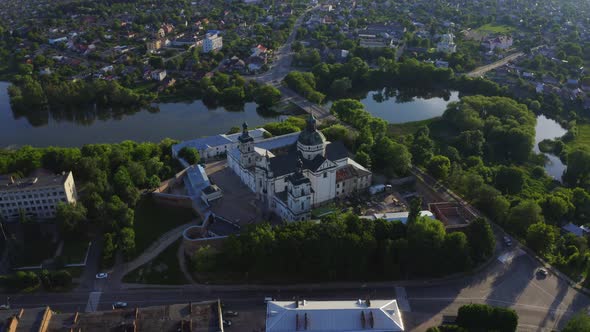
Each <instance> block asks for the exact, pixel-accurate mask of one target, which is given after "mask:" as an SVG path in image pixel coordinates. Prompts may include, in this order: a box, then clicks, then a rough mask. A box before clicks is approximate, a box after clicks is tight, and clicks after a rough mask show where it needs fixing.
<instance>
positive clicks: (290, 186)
mask: <svg viewBox="0 0 590 332" xmlns="http://www.w3.org/2000/svg"><path fill="white" fill-rule="evenodd" d="M287 206H288V207H289V210H290V211H291V213H292V216H291V217H292V218H291V221H303V220H308V219H310V212H311V181H309V179H308V178H306V177H305V176H304V175H303V161H302V160H301V159H298V160H297V171H296V172H295V173H293V174H292V175H290V176H289V177H288V178H287Z"/></svg>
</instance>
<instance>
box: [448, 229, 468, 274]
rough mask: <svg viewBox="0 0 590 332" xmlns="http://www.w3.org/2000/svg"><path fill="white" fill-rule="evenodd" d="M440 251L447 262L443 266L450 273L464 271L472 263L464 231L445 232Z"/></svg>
mask: <svg viewBox="0 0 590 332" xmlns="http://www.w3.org/2000/svg"><path fill="white" fill-rule="evenodd" d="M442 253H443V257H445V260H446V261H447V264H448V265H446V266H445V268H446V269H447V271H448V272H450V273H452V272H457V271H466V270H467V269H469V268H470V267H471V265H472V263H471V252H470V248H469V242H468V241H467V236H466V235H465V234H464V233H461V232H454V233H450V234H446V235H445V241H444V244H443V247H442Z"/></svg>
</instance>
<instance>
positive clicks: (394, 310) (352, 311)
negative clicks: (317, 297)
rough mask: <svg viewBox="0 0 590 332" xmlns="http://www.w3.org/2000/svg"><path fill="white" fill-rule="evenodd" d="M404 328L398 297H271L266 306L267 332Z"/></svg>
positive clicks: (381, 331)
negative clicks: (319, 298) (383, 298)
mask: <svg viewBox="0 0 590 332" xmlns="http://www.w3.org/2000/svg"><path fill="white" fill-rule="evenodd" d="M403 330H404V323H403V321H402V315H401V311H400V310H399V307H398V305H397V301H396V300H356V301H306V300H295V301H270V302H268V304H267V307H266V332H291V331H313V332H324V331H325V332H328V331H329V332H332V331H346V332H352V331H354V332H370V331H373V332H397V331H403Z"/></svg>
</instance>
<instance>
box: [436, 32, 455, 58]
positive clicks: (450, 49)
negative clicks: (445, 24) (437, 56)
mask: <svg viewBox="0 0 590 332" xmlns="http://www.w3.org/2000/svg"><path fill="white" fill-rule="evenodd" d="M454 38H455V36H453V34H452V33H447V34H444V35H442V36H441V37H440V41H439V42H438V44H436V51H437V52H442V53H446V54H453V53H455V52H457V44H455V41H454Z"/></svg>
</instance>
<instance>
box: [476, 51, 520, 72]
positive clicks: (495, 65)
mask: <svg viewBox="0 0 590 332" xmlns="http://www.w3.org/2000/svg"><path fill="white" fill-rule="evenodd" d="M523 55H524V53H522V52H517V53H513V54H510V55H508V56H506V57H505V58H503V59H502V60H498V61H496V62H493V63H490V64H489V65H485V66H481V67H478V68H475V69H474V70H473V71H471V72H469V73H467V74H466V75H467V76H469V77H480V76H483V75H484V74H485V73H487V72H488V71H490V70H493V69H496V68H498V67H501V66H503V65H505V64H507V63H508V62H510V61H512V60H515V59H517V58H519V57H521V56H523Z"/></svg>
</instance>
